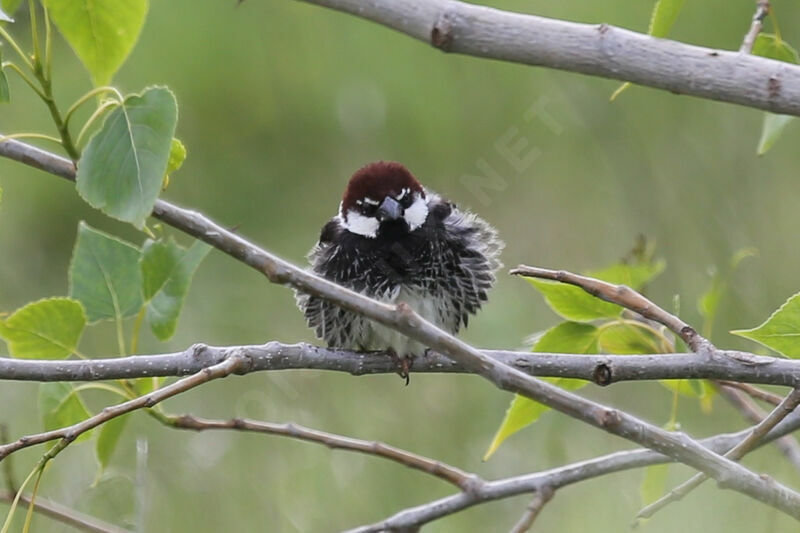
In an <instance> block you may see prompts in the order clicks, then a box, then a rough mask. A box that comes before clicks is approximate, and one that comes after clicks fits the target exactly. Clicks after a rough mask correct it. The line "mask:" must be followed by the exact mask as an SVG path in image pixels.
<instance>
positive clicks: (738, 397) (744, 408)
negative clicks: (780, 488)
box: [718, 386, 800, 472]
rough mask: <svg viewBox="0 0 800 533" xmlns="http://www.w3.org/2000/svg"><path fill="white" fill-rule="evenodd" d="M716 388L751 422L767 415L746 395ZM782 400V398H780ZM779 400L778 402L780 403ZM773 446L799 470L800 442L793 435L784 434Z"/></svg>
mask: <svg viewBox="0 0 800 533" xmlns="http://www.w3.org/2000/svg"><path fill="white" fill-rule="evenodd" d="M718 390H719V393H720V395H721V396H723V397H724V398H725V399H726V400H727V401H728V402H729V403H730V404H731V405H733V407H734V408H736V409H737V410H738V411H739V412H740V413H742V415H743V416H744V418H745V419H747V420H748V421H749V422H750V423H751V424H760V423H761V421H762V420H764V418H765V417H766V416H767V413H765V412H764V411H763V410H762V409H761V408H760V407H758V406H757V405H756V404H755V403H754V402H753V401H752V400H750V399H749V398H748V397H747V395H746V394H745V393H743V392H741V391H739V390H736V389H732V388H731V387H719V386H718ZM780 401H783V398H780ZM780 401H779V402H778V403H779V404H780ZM775 446H777V447H778V449H779V450H780V451H781V453H783V455H785V456H786V459H787V460H788V461H789V462H790V463H791V464H792V466H794V469H795V470H797V471H798V472H800V443H798V442H797V439H796V438H795V437H794V436H793V435H785V436H783V437H781V438H779V439H777V440H775Z"/></svg>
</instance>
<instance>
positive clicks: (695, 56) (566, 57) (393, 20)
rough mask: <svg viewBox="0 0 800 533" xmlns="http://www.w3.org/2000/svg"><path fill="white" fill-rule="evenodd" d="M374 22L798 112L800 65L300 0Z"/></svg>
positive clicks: (454, 13)
mask: <svg viewBox="0 0 800 533" xmlns="http://www.w3.org/2000/svg"><path fill="white" fill-rule="evenodd" d="M304 1H306V2H308V3H312V4H317V5H321V6H325V7H329V8H332V9H336V10H338V11H344V12H346V13H350V14H352V15H356V16H358V17H362V18H365V19H368V20H372V21H374V22H377V23H379V24H383V25H385V26H388V27H390V28H393V29H395V30H397V31H399V32H402V33H405V34H406V35H409V36H411V37H413V38H415V39H419V40H421V41H423V42H426V43H429V44H431V45H432V46H434V47H436V48H438V49H440V50H442V51H445V52H453V53H459V54H467V55H473V56H478V57H485V58H492V59H500V60H503V61H511V62H514V63H524V64H527V65H535V66H543V67H548V68H554V69H559V70H567V71H571V72H579V73H582V74H589V75H592V76H600V77H604V78H611V79H615V80H621V81H629V82H631V83H636V84H639V85H645V86H648V87H654V88H656V89H663V90H666V91H670V92H671V93H676V94H688V95H691V96H698V97H701V98H708V99H711V100H719V101H722V102H730V103H734V104H739V105H744V106H748V107H755V108H758V109H763V110H765V111H771V112H773V113H781V114H786V115H800V67H797V66H795V65H790V64H788V63H781V62H779V61H772V60H769V59H765V58H762V57H756V56H752V55H745V54H740V53H737V52H730V51H724V50H715V49H711V48H704V47H700V46H692V45H689V44H683V43H679V42H676V41H671V40H668V39H656V38H655V37H651V36H649V35H643V34H641V33H635V32H632V31H629V30H625V29H622V28H617V27H614V26H609V25H608V24H579V23H575V22H566V21H562V20H553V19H548V18H544V17H539V16H535V15H524V14H520V13H511V12H508V11H500V10H498V9H493V8H490V7H485V6H479V5H473V4H467V3H464V2H457V1H455V0H369V1H367V0H304Z"/></svg>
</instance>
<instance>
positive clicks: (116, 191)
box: [77, 87, 178, 228]
mask: <svg viewBox="0 0 800 533" xmlns="http://www.w3.org/2000/svg"><path fill="white" fill-rule="evenodd" d="M177 120H178V105H177V103H176V102H175V96H174V95H173V94H172V92H171V91H170V90H169V89H167V88H166V87H151V88H148V89H145V91H144V92H143V93H142V94H141V95H131V96H128V97H126V98H125V101H124V102H123V103H122V104H120V105H119V106H118V107H116V108H115V109H114V110H113V111H111V113H110V114H109V115H108V116H107V117H106V119H105V122H104V123H103V126H102V128H100V130H99V131H98V132H97V133H96V134H95V135H94V136H93V137H92V139H91V141H89V145H88V146H87V147H86V149H85V150H84V152H83V155H82V156H81V159H80V161H79V162H78V175H77V182H78V192H79V193H80V195H81V196H82V197H83V198H84V199H85V200H86V201H87V202H89V203H90V204H91V205H92V206H94V207H96V208H98V209H101V210H103V212H105V213H106V214H108V215H110V216H112V217H114V218H117V219H119V220H124V221H126V222H130V223H132V224H134V225H135V226H136V227H138V228H141V227H143V226H144V222H145V220H146V219H147V217H148V216H149V215H150V213H151V212H152V211H153V205H154V204H155V202H156V199H158V194H159V193H160V192H161V186H162V183H163V182H164V175H165V174H166V171H167V163H168V161H169V156H170V149H171V146H172V137H173V135H174V134H175V124H176V123H177Z"/></svg>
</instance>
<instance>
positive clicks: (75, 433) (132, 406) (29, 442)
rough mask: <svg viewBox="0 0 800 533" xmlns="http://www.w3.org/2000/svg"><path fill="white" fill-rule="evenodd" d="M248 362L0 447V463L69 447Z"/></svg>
mask: <svg viewBox="0 0 800 533" xmlns="http://www.w3.org/2000/svg"><path fill="white" fill-rule="evenodd" d="M248 361H249V360H248V358H247V357H246V356H244V355H233V356H232V357H231V358H229V359H226V360H225V361H223V362H221V363H219V364H216V365H214V366H211V367H208V368H204V369H203V370H201V371H200V372H198V373H196V374H193V375H191V376H189V377H187V378H183V379H181V380H180V381H176V382H175V383H172V384H170V385H167V386H166V387H162V388H160V389H158V390H155V391H153V392H151V393H149V394H145V395H144V396H140V397H138V398H135V399H133V400H130V401H127V402H124V403H120V404H117V405H114V406H112V407H106V408H105V409H103V410H102V411H100V412H99V413H98V414H96V415H94V416H92V417H89V418H87V419H86V420H83V421H82V422H78V423H77V424H73V425H72V426H68V427H65V428H60V429H54V430H52V431H45V432H44V433H37V434H34V435H28V436H26V437H21V438H19V439H18V440H16V441H14V442H10V443H8V444H3V445H0V461H2V460H3V459H4V458H5V457H7V456H8V455H9V454H11V453H14V452H16V451H18V450H21V449H23V448H28V447H30V446H34V445H36V444H42V443H44V442H49V441H52V440H56V439H60V440H62V441H64V442H66V443H67V444H69V443H70V442H72V441H74V440H75V439H76V438H78V437H79V436H80V435H82V434H83V433H86V432H87V431H89V430H90V429H94V428H96V427H97V426H99V425H101V424H104V423H106V422H108V421H109V420H111V419H112V418H116V417H118V416H122V415H124V414H126V413H130V412H131V411H135V410H137V409H142V408H146V407H153V406H154V405H156V404H157V403H159V402H162V401H164V400H166V399H167V398H171V397H173V396H175V395H177V394H180V393H182V392H186V391H187V390H189V389H193V388H194V387H197V386H198V385H202V384H203V383H207V382H209V381H211V380H214V379H217V378H223V377H225V376H229V375H230V374H233V373H236V372H241V371H246V369H247V363H248Z"/></svg>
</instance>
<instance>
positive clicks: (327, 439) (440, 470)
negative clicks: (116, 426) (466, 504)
mask: <svg viewBox="0 0 800 533" xmlns="http://www.w3.org/2000/svg"><path fill="white" fill-rule="evenodd" d="M165 423H167V424H168V425H169V426H171V427H174V428H178V429H191V430H195V431H204V430H210V429H217V430H220V429H223V430H224V429H228V430H236V431H250V432H254V433H266V434H269V435H280V436H284V437H291V438H293V439H299V440H304V441H309V442H316V443H318V444H324V445H325V446H327V447H329V448H331V449H341V450H349V451H353V452H361V453H364V454H367V455H375V456H377V457H383V458H384V459H388V460H390V461H394V462H396V463H400V464H401V465H404V466H407V467H409V468H413V469H415V470H421V471H422V472H425V473H427V474H430V475H432V476H435V477H438V478H439V479H443V480H444V481H446V482H448V483H451V484H453V485H455V486H456V487H458V488H460V489H461V490H471V489H472V488H473V487H474V486H475V485H478V484H482V483H484V481H483V480H482V479H481V478H480V477H478V476H477V475H476V474H472V473H468V472H464V471H463V470H460V469H458V468H456V467H454V466H450V465H448V464H446V463H442V462H441V461H437V460H435V459H429V458H427V457H424V456H422V455H418V454H415V453H412V452H409V451H406V450H403V449H401V448H396V447H394V446H389V445H388V444H384V443H382V442H378V441H368V440H361V439H354V438H351V437H345V436H342V435H336V434H334V433H327V432H325V431H319V430H316V429H311V428H307V427H303V426H300V425H297V424H293V423H288V424H275V423H270V422H261V421H258V420H247V419H242V418H234V419H231V420H209V419H205V418H199V417H196V416H193V415H180V416H170V417H168V418H167V419H166V420H165Z"/></svg>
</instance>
